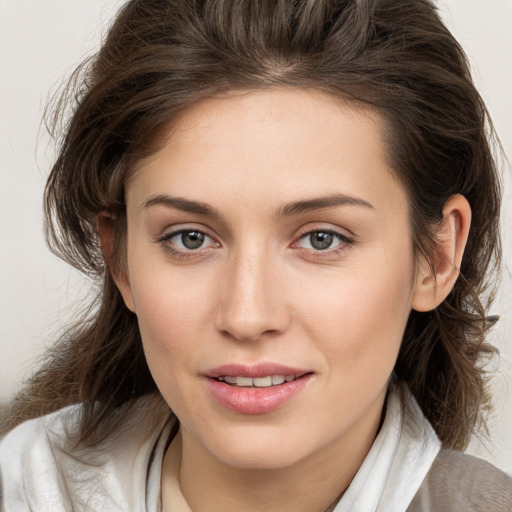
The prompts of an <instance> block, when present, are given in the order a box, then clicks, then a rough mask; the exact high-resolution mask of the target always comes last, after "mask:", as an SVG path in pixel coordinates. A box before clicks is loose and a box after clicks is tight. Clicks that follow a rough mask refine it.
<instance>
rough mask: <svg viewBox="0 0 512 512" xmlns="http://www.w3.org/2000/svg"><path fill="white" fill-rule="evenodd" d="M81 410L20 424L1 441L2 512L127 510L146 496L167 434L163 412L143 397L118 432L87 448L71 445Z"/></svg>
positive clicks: (165, 412)
mask: <svg viewBox="0 0 512 512" xmlns="http://www.w3.org/2000/svg"><path fill="white" fill-rule="evenodd" d="M81 411H82V408H81V406H80V405H75V406H71V407H66V408H64V409H61V410H59V411H56V412H55V413H52V414H50V415H47V416H43V417H40V418H36V419H33V420H30V421H27V422H25V423H22V424H21V425H19V426H18V427H16V428H15V429H14V430H12V431H11V432H10V433H9V434H7V436H6V437H5V438H3V439H2V441H1V442H0V481H1V484H2V490H3V505H4V507H5V511H6V512H9V511H11V510H12V511H25V510H27V511H28V510H38V511H52V512H56V511H66V510H112V511H114V510H128V509H130V506H131V505H133V499H136V496H137V495H138V494H140V495H141V496H142V497H144V496H145V488H146V478H147V471H148V466H149V464H150V461H151V459H152V458H153V457H154V449H155V446H156V444H157V442H158V440H159V439H160V437H161V435H162V433H163V432H164V430H165V432H167V431H168V430H169V429H168V428H167V427H168V426H169V418H170V413H169V410H168V408H165V407H163V406H162V404H161V402H160V401H158V400H156V399H154V398H153V397H144V399H140V400H139V401H137V402H134V403H133V405H132V406H131V407H130V409H129V413H128V414H127V415H126V417H123V419H124V420H125V421H123V426H122V428H120V429H118V430H117V431H116V432H115V433H113V434H112V435H111V436H110V437H109V438H108V439H106V440H105V441H104V442H102V443H101V444H98V445H95V446H90V447H77V446H76V444H75V443H73V441H72V440H73V437H74V434H75V433H76V432H77V429H78V426H79V422H80V416H81ZM0 494H1V493H0ZM98 500H99V501H101V503H100V502H99V501H98ZM126 507H128V508H126ZM0 508H1V507H0Z"/></svg>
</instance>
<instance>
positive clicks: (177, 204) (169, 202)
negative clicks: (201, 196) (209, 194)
mask: <svg viewBox="0 0 512 512" xmlns="http://www.w3.org/2000/svg"><path fill="white" fill-rule="evenodd" d="M157 205H160V206H167V207H169V208H174V209H176V210H182V211H184V212H188V213H197V214H199V215H204V216H206V217H211V218H214V219H220V218H221V217H222V216H221V214H220V213H219V212H218V211H217V210H216V209H215V208H212V207H211V206H210V205H208V204H206V203H203V202H200V201H191V200H190V199H185V198H183V197H174V196H168V195H162V194H159V195H157V196H153V197H151V198H150V199H148V200H147V201H146V202H145V203H144V204H143V207H144V208H150V207H151V206H157Z"/></svg>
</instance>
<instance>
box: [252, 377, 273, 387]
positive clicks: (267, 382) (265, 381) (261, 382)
mask: <svg viewBox="0 0 512 512" xmlns="http://www.w3.org/2000/svg"><path fill="white" fill-rule="evenodd" d="M252 381H253V383H254V386H255V387H257V388H268V387H270V386H272V377H270V376H268V377H257V378H254V379H252Z"/></svg>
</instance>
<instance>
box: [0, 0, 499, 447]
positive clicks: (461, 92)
mask: <svg viewBox="0 0 512 512" xmlns="http://www.w3.org/2000/svg"><path fill="white" fill-rule="evenodd" d="M269 87H301V88H314V89H316V90H320V91H322V92H324V93H327V94H329V95H331V96H332V97H333V98H337V99H340V100H342V101H354V102H358V103H362V104H365V105H369V106H371V107H372V108H374V109H376V111H378V112H379V113H380V114H381V115H382V117H383V119H384V120H385V121H386V126H387V131H386V134H385V136H386V144H387V146H388V154H389V159H390V163H391V166H392V168H393V169H394V171H395V172H396V175H397V177H398V178H399V179H400V180H401V182H402V183H403V185H404V187H405V188H406V190H407V191H408V194H409V199H410V205H411V226H412V236H413V242H414V247H415V250H416V253H417V254H418V255H420V254H423V255H426V256H427V257H431V255H432V251H433V250H434V247H435V240H434V235H433V232H434V230H433V227H434V226H435V225H436V223H438V222H439V221H440V220H441V218H442V209H443V205H444V204H445V202H446V201H447V200H448V198H450V196H452V195H453V194H462V195H464V196H465V197H466V199H467V200H468V201H469V203H470V206H471V209H472V225H471V230H470V234H469V240H468V244H467V247H466V252H465V255H464V258H463V261H462V265H461V268H460V277H459V279H458V280H457V282H456V284H455V288H454V290H453V292H452V293H451V294H450V295H449V296H448V298H447V299H446V300H445V301H444V302H443V303H442V304H441V305H440V306H439V307H438V308H437V309H436V310H435V311H431V312H426V313H418V312H415V311H413V312H412V313H411V315H410V318H409V321H408V324H407V327H406V332H405V336H404V340H403V344H402V347H401V351H400V354H399V357H398V361H397V363H396V367H395V376H396V379H397V380H398V381H399V382H405V383H407V385H408V386H409V387H410V389H411V390H412V393H413V394H414V396H415V397H416V399H417V400H418V402H419V404H420V406H421V408H422V410H423V412H424V413H425V415H426V416H427V418H428V419H429V420H430V422H431V423H432V425H433V426H434V428H435V430H436V432H437V434H438V435H439V437H440V438H441V440H442V442H443V443H444V445H445V446H450V447H455V448H459V449H461V448H463V447H465V445H466V444H467V442H468V439H469V437H470V435H471V434H472V433H473V432H474V431H475V429H476V428H478V427H479V426H480V425H481V420H482V410H483V407H484V406H485V405H486V403H487V401H488V396H487V394H486V386H485V385H486V378H485V375H486V374H485V372H484V369H483V364H484V362H485V360H486V359H487V358H488V357H489V356H491V355H492V353H493V351H494V349H493V348H492V347H491V346H490V345H488V344H487V343H486V342H485V335H486V332H487V331H488V328H489V327H490V323H491V322H489V321H488V319H487V316H486V314H487V313H486V311H487V308H488V306H489V305H490V301H491V299H492V293H490V292H489V288H488V286H489V284H490V283H491V282H492V280H491V279H490V277H491V275H492V271H493V270H495V269H496V268H497V266H498V264H499V260H500V242H499V229H498V217H499V207H500V184H499V179H498V175H497V171H496V164H495V161H494V158H493V154H492V151H491V147H490V141H492V137H493V131H492V126H491V124H490V121H489V119H488V115H487V112H486V109H485V106H484V104H483V102H482V100H481V98H480V96H479V94H478V92H477V91H476V89H475V87H474V85H473V83H472V80H471V76H470V72H469V67H468V63H467V60H466V57H465V55H464V53H463V51H462V49H461V48H460V46H459V45H458V43H457V42H456V41H455V39H454V38H453V36H452V35H451V34H450V33H449V31H448V30H447V29H446V28H445V26H444V25H443V23H442V22H441V20H440V18H439V16H438V13H437V11H436V8H435V6H434V5H433V3H432V2H431V1H429V0H415V1H411V0H132V1H129V2H128V3H127V4H126V5H125V6H124V7H123V8H122V9H121V11H120V12H119V14H118V16H117V18H116V20H115V22H114V23H113V25H112V27H111V28H110V31H109V32H108V35H107V37H106V39H105V41H104V43H103V45H102V47H101V50H100V51H99V53H98V54H97V55H96V56H95V57H94V58H92V59H91V60H90V61H87V62H86V63H84V64H83V65H82V66H81V67H80V68H79V69H78V70H77V71H76V72H75V76H74V77H73V79H72V81H71V82H70V83H69V85H68V88H67V91H66V93H65V95H64V96H63V97H62V98H63V99H62V100H61V102H60V103H59V104H58V105H57V107H58V108H57V114H56V115H57V117H56V118H55V119H56V120H58V119H62V117H60V118H59V115H60V116H62V115H65V114H63V113H65V112H67V110H68V107H70V106H71V108H72V111H73V113H72V115H71V116H70V117H69V119H68V118H66V119H65V122H64V133H63V136H62V138H61V144H60V153H59V156H58V159H57V161H56V163H55V165H54V167H53V169H52V172H51V175H50V177H49V179H48V183H47V188H46V203H45V205H46V220H47V237H48V241H49V244H50V247H51V248H52V249H53V251H55V252H56V253H57V254H58V255H59V256H60V257H61V258H63V259H64V260H66V261H68V262H69V263H71V264H72V265H73V266H75V267H76V268H78V269H79V270H81V271H82V272H84V273H85V274H86V275H88V276H91V277H93V278H94V279H96V280H97V281H98V282H99V283H101V284H100V290H101V291H100V294H99V297H98V302H97V303H96V304H97V306H96V305H94V306H93V307H91V309H90V311H89V313H88V314H87V315H86V316H84V318H83V319H81V320H80V322H79V323H77V324H76V325H75V327H74V328H72V329H71V330H69V331H68V332H67V334H66V335H65V336H64V337H63V338H62V339H61V340H60V342H59V343H58V344H57V345H56V347H55V348H54V350H53V351H52V352H51V353H50V354H49V356H48V358H47V360H46V363H45V365H44V366H43V367H42V369H40V370H39V371H38V372H37V373H36V374H35V375H34V377H33V378H32V379H31V381H29V382H28V384H27V387H26V389H25V390H24V391H22V393H20V395H19V396H18V397H17V398H16V399H15V400H14V401H13V403H12V406H11V408H12V414H11V423H10V425H8V426H7V425H6V426H4V428H7V427H10V426H13V425H14V424H15V423H18V422H20V421H22V420H24V419H27V418H29V417H33V416H38V415H41V414H44V413H47V412H50V411H53V410H55V409H57V408H60V407H62V406H64V405H67V404H71V403H75V402H83V404H84V412H83V417H82V424H81V431H80V436H79V437H80V439H79V441H80V442H84V443H94V442H97V441H98V440H99V439H100V438H101V436H102V435H104V433H105V432H106V431H107V430H108V429H113V428H115V426H116V421H119V418H121V417H122V415H120V414H119V411H120V410H121V411H122V410H123V407H124V408H125V409H127V408H128V407H129V403H130V400H132V399H134V398H136V397H140V396H142V395H145V394H149V393H157V390H156V386H155V383H154V381H153V379H152V377H151V375H150V372H149V369H148V367H147V365H146V362H145V358H144V354H143V350H142V345H141V340H140V334H139V330H138V326H137V319H136V316H135V315H134V314H132V313H131V312H130V311H129V310H128V309H127V308H126V307H125V305H124V303H123V301H122V298H121V296H120V294H119V292H118V290H117V288H116V286H115V285H114V282H113V280H112V277H111V276H110V273H109V271H108V269H107V268H106V265H105V262H104V259H103V256H102V252H101V248H100V246H99V240H98V236H97V233H96V216H97V214H98V213H99V212H101V211H104V210H108V211H110V212H111V214H112V216H113V217H114V219H115V226H114V227H115V230H116V240H117V247H116V248H117V256H116V263H115V264H116V265H118V268H122V265H123V254H124V234H125V229H126V216H125V203H124V185H125V183H126V180H127V179H128V177H129V175H130V173H131V172H133V170H134V168H135V166H136V164H137V162H138V161H139V160H140V159H141V158H142V157H144V156H146V155H147V154H148V152H150V151H152V150H154V143H155V141H156V140H157V138H158V135H159V134H160V133H161V132H162V129H163V128H164V127H166V126H168V125H169V124H170V123H172V121H173V120H174V119H176V116H177V115H178V114H179V113H180V112H183V111H184V110H185V109H187V108H188V107H189V106H191V105H192V104H194V103H196V102H197V101H199V100H201V99H204V98H208V97H211V96H213V95H218V94H224V93H229V92H230V91H238V90H251V89H262V88H269ZM482 296H485V297H486V299H485V303H484V305H483V304H482V302H481V300H480V298H481V297H482ZM113 418H115V419H116V420H115V421H114V420H113ZM107 426H108V427H107Z"/></svg>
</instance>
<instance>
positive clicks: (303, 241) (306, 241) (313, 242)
mask: <svg viewBox="0 0 512 512" xmlns="http://www.w3.org/2000/svg"><path fill="white" fill-rule="evenodd" d="M345 240H346V239H345V237H343V236H342V235H340V234H339V233H335V232H333V231H311V232H310V233H306V234H305V235H303V236H301V237H300V241H299V244H300V246H301V247H303V248H304V249H313V250H315V251H326V250H328V249H333V248H334V247H337V246H338V245H340V244H341V243H343V242H344V241H345Z"/></svg>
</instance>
